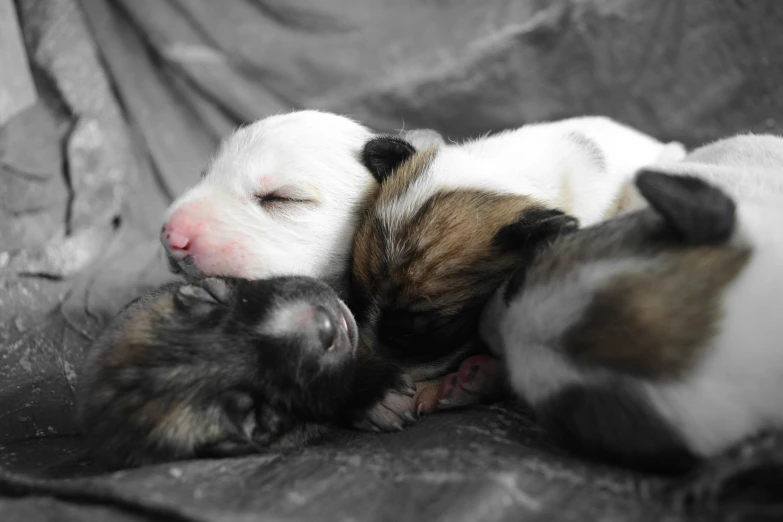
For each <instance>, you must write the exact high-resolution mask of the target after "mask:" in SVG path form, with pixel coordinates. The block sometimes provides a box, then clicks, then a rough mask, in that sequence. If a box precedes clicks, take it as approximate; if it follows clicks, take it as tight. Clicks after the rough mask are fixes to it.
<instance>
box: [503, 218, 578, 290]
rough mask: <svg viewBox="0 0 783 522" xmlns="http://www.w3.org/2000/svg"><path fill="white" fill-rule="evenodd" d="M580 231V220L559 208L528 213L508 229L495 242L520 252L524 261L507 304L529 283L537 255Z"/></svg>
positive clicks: (511, 282)
mask: <svg viewBox="0 0 783 522" xmlns="http://www.w3.org/2000/svg"><path fill="white" fill-rule="evenodd" d="M578 228H579V220H578V219H577V218H575V217H573V216H570V215H568V214H565V213H564V212H561V211H560V210H556V209H542V210H533V211H529V212H525V213H524V214H522V215H521V216H520V217H519V220H518V221H516V222H515V223H513V224H511V225H508V226H506V227H505V228H503V229H502V230H501V231H500V232H498V234H497V236H495V242H496V243H497V244H499V245H502V246H503V247H504V248H507V249H509V250H517V251H519V252H520V255H521V258H520V261H519V263H518V265H517V267H516V269H515V270H514V272H513V273H512V274H511V277H510V278H509V279H508V282H507V283H506V288H505V290H504V292H503V300H504V302H505V303H506V305H508V304H510V303H511V300H512V299H513V298H514V297H515V296H516V295H517V294H518V293H519V291H520V290H521V289H522V287H523V285H524V283H525V277H526V275H527V268H528V266H530V264H531V263H532V261H533V258H534V257H535V255H536V253H537V252H538V251H539V250H540V249H541V248H542V247H545V246H546V245H547V244H548V243H549V242H550V241H552V240H553V239H554V238H556V237H558V236H559V235H561V234H567V233H569V232H573V231H575V230H577V229H578Z"/></svg>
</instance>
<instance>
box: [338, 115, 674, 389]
mask: <svg viewBox="0 0 783 522" xmlns="http://www.w3.org/2000/svg"><path fill="white" fill-rule="evenodd" d="M424 143H428V144H430V145H432V146H427V147H425V148H424V150H419V151H417V150H415V147H414V146H413V145H411V144H410V143H409V142H407V141H405V140H401V139H398V138H394V137H378V138H375V139H373V140H372V141H370V142H369V143H368V144H367V145H366V146H365V148H364V151H363V158H364V162H365V164H366V165H367V167H368V168H369V170H370V171H371V172H373V174H375V175H376V176H377V177H378V179H379V180H380V181H381V187H380V189H379V192H378V195H377V197H376V198H375V200H374V203H373V204H372V206H371V208H370V209H369V210H368V211H367V212H366V213H365V215H364V216H363V218H362V221H361V223H360V225H359V229H358V231H357V235H356V239H355V244H354V258H353V270H352V275H353V283H354V285H353V290H354V295H353V297H355V298H356V305H357V309H356V312H357V315H358V319H359V322H360V325H361V328H362V333H363V336H364V337H365V338H366V340H367V342H369V343H370V344H371V345H372V346H373V347H374V348H375V349H376V350H377V351H378V353H380V354H381V355H383V356H384V357H386V358H388V359H390V360H391V361H393V362H394V363H395V364H397V365H398V366H399V367H401V368H402V369H403V370H404V371H406V372H407V373H408V374H409V375H410V376H412V377H413V378H414V379H415V380H422V379H428V378H432V377H435V376H438V375H443V374H444V373H446V372H448V371H451V370H453V369H454V368H455V367H456V365H457V364H459V362H460V361H461V360H462V359H464V358H465V357H466V356H467V355H468V354H469V353H471V352H472V351H474V350H476V349H477V348H478V347H479V346H480V343H479V341H478V335H477V326H478V318H479V315H480V312H481V309H482V307H483V305H484V303H485V301H486V300H487V299H488V298H489V297H490V296H491V295H492V293H493V292H494V291H495V289H496V288H497V287H498V286H499V285H500V284H501V283H502V282H503V280H504V279H505V278H506V277H507V276H508V274H509V273H510V271H511V270H512V269H513V268H514V267H515V266H516V265H518V264H519V262H520V260H521V259H523V258H524V256H525V252H526V251H527V242H528V241H531V239H530V238H531V237H535V236H548V235H549V234H551V233H552V232H553V231H556V230H559V229H561V228H573V227H575V226H576V220H577V219H579V220H581V222H582V223H584V224H592V223H596V222H598V221H601V220H603V219H606V218H608V217H611V216H613V215H615V214H617V213H618V212H620V211H622V210H623V209H624V205H625V197H624V195H625V190H624V186H625V185H627V184H628V181H629V180H630V179H631V177H632V175H633V172H634V171H635V170H636V169H638V168H640V167H642V166H645V165H648V164H652V163H655V162H656V161H659V160H660V159H661V158H664V159H672V158H678V157H680V156H682V155H683V154H684V149H683V148H682V147H681V146H680V145H678V144H670V145H665V144H663V143H660V142H658V141H656V140H654V139H652V138H650V137H649V136H646V135H644V134H642V133H640V132H638V131H635V130H633V129H630V128H628V127H625V126H623V125H621V124H619V123H617V122H614V121H612V120H609V119H607V118H602V117H586V118H575V119H572V120H565V121H561V122H555V123H544V124H535V125H527V126H524V127H522V128H520V129H517V130H513V131H508V132H503V133H500V134H497V135H494V136H489V137H484V138H481V139H478V140H474V141H469V142H466V143H463V144H458V145H447V144H443V143H440V144H439V143H438V142H437V140H430V141H429V142H426V141H425V142H424Z"/></svg>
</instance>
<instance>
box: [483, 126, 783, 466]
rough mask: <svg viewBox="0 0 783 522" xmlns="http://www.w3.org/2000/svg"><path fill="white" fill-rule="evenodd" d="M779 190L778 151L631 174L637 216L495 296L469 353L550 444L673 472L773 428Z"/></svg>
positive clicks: (556, 243) (577, 234) (544, 260)
mask: <svg viewBox="0 0 783 522" xmlns="http://www.w3.org/2000/svg"><path fill="white" fill-rule="evenodd" d="M705 180H708V181H709V182H708V181H705ZM781 181H783V139H781V138H777V137H772V136H740V137H735V138H730V139H726V140H722V141H720V142H717V143H714V144H711V145H708V146H706V147H703V148H701V149H698V150H696V151H694V152H693V153H692V154H690V155H689V156H688V157H687V161H685V162H682V163H680V164H667V165H659V166H656V167H653V168H652V169H645V171H643V172H642V173H641V174H639V176H638V177H637V181H636V185H637V188H638V190H639V193H640V194H641V196H642V197H644V198H645V199H646V201H647V203H648V205H647V206H646V207H645V208H642V209H641V210H638V211H635V212H630V213H627V214H625V215H623V216H620V217H617V218H615V219H612V220H609V221H606V222H604V223H601V224H598V225H597V226H595V227H591V228H585V229H580V230H577V231H574V232H572V233H568V234H563V235H560V236H558V237H555V238H554V239H553V241H552V242H551V244H550V245H549V246H545V247H542V248H541V249H540V250H539V251H538V252H537V254H536V255H535V256H534V257H533V258H532V261H531V262H529V263H528V264H527V265H526V266H523V267H521V268H520V270H519V271H518V272H517V273H516V274H514V275H513V276H512V277H511V278H510V279H509V280H508V281H507V282H506V283H505V284H504V285H503V286H502V287H501V288H500V290H499V291H498V292H497V293H496V294H495V296H494V297H493V298H492V300H491V301H490V302H489V304H488V306H486V308H485V310H484V314H483V317H482V321H481V335H482V338H483V339H484V340H485V342H487V343H488V344H489V345H490V347H491V348H492V350H493V351H494V352H495V353H497V354H498V355H500V356H501V357H502V358H504V359H505V363H506V367H507V371H508V375H509V377H510V383H511V385H512V387H513V389H514V390H515V391H516V392H517V393H518V394H519V395H520V396H521V397H522V398H523V399H525V400H526V401H527V402H529V403H530V405H531V406H532V407H533V408H534V409H535V410H536V411H537V412H538V414H539V415H540V418H541V420H542V422H543V423H544V424H545V425H546V426H548V427H549V428H550V429H551V432H552V433H553V434H555V435H559V436H561V437H562V438H563V439H564V440H565V441H566V442H569V443H571V444H573V445H574V446H575V447H577V448H579V449H581V450H584V451H586V452H588V453H589V454H592V455H598V456H601V457H604V458H609V459H613V460H616V461H619V462H621V463H623V464H626V465H632V466H635V467H646V468H656V469H666V470H676V469H682V468H686V467H688V466H690V465H692V464H693V463H694V462H698V461H699V460H700V459H701V458H705V457H712V456H714V455H716V454H718V453H720V452H723V451H725V450H727V449H728V448H730V447H731V446H733V445H735V444H737V443H739V442H741V441H742V440H743V439H745V438H746V437H749V436H751V435H754V434H757V433H759V432H761V431H764V430H766V429H773V428H777V429H781V428H783V409H781V407H780V400H781V397H783V356H782V355H781V354H782V352H781V346H780V340H781V339H782V338H783V322H781V320H780V310H781V307H783V280H781V278H780V267H781V266H783V190H781V188H782V187H783V185H781ZM550 239H551V238H550Z"/></svg>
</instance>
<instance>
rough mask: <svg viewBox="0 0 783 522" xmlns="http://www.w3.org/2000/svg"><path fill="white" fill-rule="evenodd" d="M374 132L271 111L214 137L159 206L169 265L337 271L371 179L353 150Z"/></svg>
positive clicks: (252, 275)
mask: <svg viewBox="0 0 783 522" xmlns="http://www.w3.org/2000/svg"><path fill="white" fill-rule="evenodd" d="M371 138H372V132H371V131H370V130H369V129H367V128H365V127H363V126H362V125H360V124H358V123H356V122H355V121H353V120H351V119H349V118H346V117H344V116H339V115H336V114H330V113H325V112H319V111H311V110H308V111H299V112H293V113H288V114H282V115H277V116H271V117H269V118H265V119H263V120H260V121H257V122H255V123H253V124H251V125H248V126H246V127H243V128H241V129H239V130H237V131H236V132H235V133H234V134H232V135H230V136H228V137H227V138H226V139H225V140H224V141H223V143H222V144H221V145H220V147H219V149H218V151H217V153H216V154H215V156H214V158H213V159H212V161H211V162H210V164H209V165H208V166H207V168H206V170H205V172H204V174H203V177H202V179H201V181H200V182H199V183H198V184H197V185H195V186H194V187H192V188H191V189H189V190H188V191H187V192H185V193H184V194H183V195H181V196H180V197H179V198H178V199H177V200H176V201H174V202H173V203H172V204H171V206H170V208H169V209H168V211H167V212H166V216H165V220H164V225H163V228H162V230H161V242H162V243H163V245H164V247H165V248H166V250H167V252H168V254H169V258H170V261H171V266H172V269H173V270H175V271H177V270H180V269H182V270H184V271H185V272H186V273H188V274H189V275H194V276H234V277H243V278H248V279H260V278H265V277H270V276H273V275H282V274H298V275H308V276H313V277H322V278H326V279H335V278H339V277H340V276H341V275H342V273H343V272H344V271H345V270H346V268H347V265H348V259H349V256H350V249H351V242H352V238H353V233H354V229H355V227H356V221H357V218H358V216H357V214H358V210H359V209H360V208H361V207H362V204H363V202H364V200H365V199H366V198H368V197H369V196H370V194H369V193H370V191H371V190H372V189H373V188H374V187H375V185H376V182H375V180H374V179H373V177H372V175H371V174H370V173H369V172H368V171H367V170H366V169H365V167H364V166H362V164H361V162H360V161H359V155H360V152H361V149H362V146H363V145H364V144H365V143H366V142H367V141H368V140H369V139H371Z"/></svg>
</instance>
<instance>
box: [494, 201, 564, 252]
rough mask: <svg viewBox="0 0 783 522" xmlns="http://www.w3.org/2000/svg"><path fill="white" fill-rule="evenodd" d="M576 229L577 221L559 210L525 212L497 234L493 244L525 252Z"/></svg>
mask: <svg viewBox="0 0 783 522" xmlns="http://www.w3.org/2000/svg"><path fill="white" fill-rule="evenodd" d="M578 228H579V220H578V219H577V218H575V217H573V216H569V215H568V214H566V213H564V212H562V211H560V210H556V209H553V208H551V209H540V210H527V211H525V212H523V213H522V214H521V215H520V216H519V219H517V221H515V222H514V223H512V224H510V225H507V226H505V227H503V228H502V229H501V230H500V231H499V232H498V233H497V235H496V236H495V243H496V244H497V245H499V246H501V247H503V248H506V249H508V250H527V249H530V248H535V247H537V246H538V244H539V243H541V242H542V241H549V240H551V239H553V238H555V237H557V236H558V235H560V234H563V233H568V232H572V231H574V230H576V229H578Z"/></svg>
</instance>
